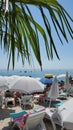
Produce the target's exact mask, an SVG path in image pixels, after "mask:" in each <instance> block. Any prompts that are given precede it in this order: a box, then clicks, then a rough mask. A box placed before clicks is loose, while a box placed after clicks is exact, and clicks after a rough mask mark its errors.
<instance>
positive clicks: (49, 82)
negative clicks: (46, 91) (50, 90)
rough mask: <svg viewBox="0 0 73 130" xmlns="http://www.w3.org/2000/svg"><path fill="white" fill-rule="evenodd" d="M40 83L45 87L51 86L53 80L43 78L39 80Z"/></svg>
mask: <svg viewBox="0 0 73 130" xmlns="http://www.w3.org/2000/svg"><path fill="white" fill-rule="evenodd" d="M40 82H41V83H43V84H45V85H47V84H50V85H51V84H52V82H53V78H45V77H43V78H41V79H40Z"/></svg>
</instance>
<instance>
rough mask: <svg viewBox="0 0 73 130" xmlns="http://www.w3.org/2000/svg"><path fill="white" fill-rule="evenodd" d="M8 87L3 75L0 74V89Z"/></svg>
mask: <svg viewBox="0 0 73 130" xmlns="http://www.w3.org/2000/svg"><path fill="white" fill-rule="evenodd" d="M6 89H8V82H7V80H6V78H5V77H4V76H0V90H6Z"/></svg>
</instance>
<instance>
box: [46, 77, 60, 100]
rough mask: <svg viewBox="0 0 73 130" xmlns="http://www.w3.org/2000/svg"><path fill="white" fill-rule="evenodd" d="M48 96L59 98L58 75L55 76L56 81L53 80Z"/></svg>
mask: <svg viewBox="0 0 73 130" xmlns="http://www.w3.org/2000/svg"><path fill="white" fill-rule="evenodd" d="M48 96H49V97H50V99H54V100H55V99H57V98H58V96H59V87H58V81H57V77H55V78H54V81H53V84H52V86H51V89H50V91H49V94H48Z"/></svg>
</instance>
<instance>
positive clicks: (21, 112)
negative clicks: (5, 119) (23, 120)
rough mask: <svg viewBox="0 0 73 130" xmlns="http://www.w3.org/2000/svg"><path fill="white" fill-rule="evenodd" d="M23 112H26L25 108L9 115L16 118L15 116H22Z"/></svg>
mask: <svg viewBox="0 0 73 130" xmlns="http://www.w3.org/2000/svg"><path fill="white" fill-rule="evenodd" d="M24 114H27V112H26V111H25V110H22V111H20V112H16V113H10V117H11V118H17V117H21V116H23V115H24Z"/></svg>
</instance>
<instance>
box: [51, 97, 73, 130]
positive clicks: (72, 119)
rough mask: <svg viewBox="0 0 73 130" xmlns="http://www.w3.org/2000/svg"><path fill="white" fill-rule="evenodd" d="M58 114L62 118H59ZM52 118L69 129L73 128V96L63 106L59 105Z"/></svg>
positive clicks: (72, 129)
mask: <svg viewBox="0 0 73 130" xmlns="http://www.w3.org/2000/svg"><path fill="white" fill-rule="evenodd" d="M58 115H59V117H60V119H59V118H58ZM52 118H53V120H54V121H55V123H57V124H59V125H61V126H63V127H65V128H67V129H70V130H73V98H71V99H69V100H68V101H66V102H65V103H64V104H63V105H62V106H60V107H58V108H57V111H56V112H55V113H54V114H53V116H52ZM56 119H58V120H56Z"/></svg>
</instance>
